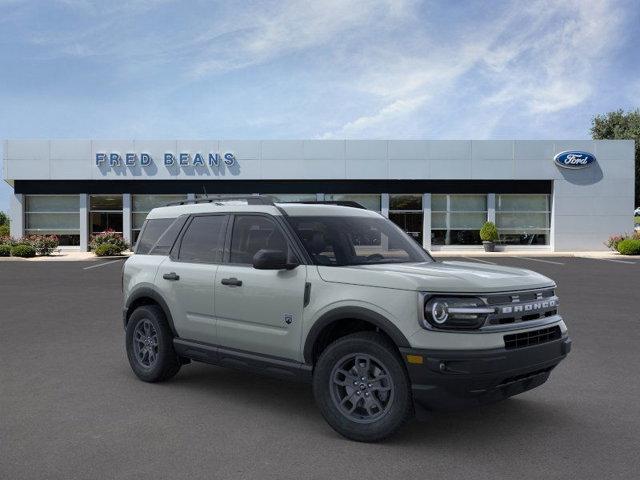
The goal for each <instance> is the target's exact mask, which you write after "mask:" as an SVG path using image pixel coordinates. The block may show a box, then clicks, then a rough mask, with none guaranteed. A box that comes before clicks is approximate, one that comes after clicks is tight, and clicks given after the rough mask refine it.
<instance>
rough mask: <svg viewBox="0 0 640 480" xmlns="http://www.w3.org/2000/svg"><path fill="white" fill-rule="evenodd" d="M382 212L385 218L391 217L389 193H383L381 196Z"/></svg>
mask: <svg viewBox="0 0 640 480" xmlns="http://www.w3.org/2000/svg"><path fill="white" fill-rule="evenodd" d="M380 213H381V214H382V216H383V217H384V218H389V194H388V193H383V194H382V195H381V196H380Z"/></svg>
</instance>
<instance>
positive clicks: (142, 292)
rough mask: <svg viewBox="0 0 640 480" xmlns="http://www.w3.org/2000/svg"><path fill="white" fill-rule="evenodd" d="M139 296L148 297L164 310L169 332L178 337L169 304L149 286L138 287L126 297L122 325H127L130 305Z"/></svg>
mask: <svg viewBox="0 0 640 480" xmlns="http://www.w3.org/2000/svg"><path fill="white" fill-rule="evenodd" d="M141 298H150V299H151V300H153V301H154V302H156V303H157V304H158V305H160V308H161V309H162V311H163V312H164V316H165V317H166V318H167V322H169V327H170V328H171V332H172V333H173V335H174V337H175V338H178V333H177V332H176V328H175V326H174V324H173V316H172V315H171V310H169V305H168V304H167V302H166V301H165V299H164V298H163V297H162V295H160V294H159V293H158V292H157V291H156V290H154V289H153V288H151V287H138V288H136V289H135V290H134V291H133V292H131V294H130V295H129V297H128V298H127V302H126V303H125V306H124V310H125V311H124V326H125V328H126V327H127V322H128V321H129V316H130V315H131V313H132V312H131V311H129V309H130V308H131V305H132V304H133V303H135V301H136V300H139V299H141Z"/></svg>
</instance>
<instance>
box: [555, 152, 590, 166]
mask: <svg viewBox="0 0 640 480" xmlns="http://www.w3.org/2000/svg"><path fill="white" fill-rule="evenodd" d="M553 161H554V162H556V164H557V165H559V166H560V167H563V168H586V167H588V166H589V165H591V164H592V163H593V162H595V161H596V157H595V155H594V154H593V153H589V152H581V151H580V150H567V151H566V152H560V153H559V154H557V155H556V156H555V157H553Z"/></svg>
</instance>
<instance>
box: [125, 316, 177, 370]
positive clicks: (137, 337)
mask: <svg viewBox="0 0 640 480" xmlns="http://www.w3.org/2000/svg"><path fill="white" fill-rule="evenodd" d="M126 342H127V357H128V358H129V365H131V369H132V370H133V372H134V373H135V374H136V375H137V377H138V378H139V379H140V380H144V381H145V382H161V381H163V380H167V379H169V378H171V377H173V376H174V375H175V374H176V373H178V370H180V360H179V358H178V356H177V355H176V352H175V350H174V349H173V335H172V333H171V328H170V327H169V324H168V322H167V319H166V317H165V315H164V312H163V311H162V309H161V308H160V307H158V306H156V305H143V306H141V307H138V308H136V309H135V310H134V311H133V313H132V314H131V317H130V318H129V321H128V323H127V336H126Z"/></svg>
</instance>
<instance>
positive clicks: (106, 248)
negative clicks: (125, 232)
mask: <svg viewBox="0 0 640 480" xmlns="http://www.w3.org/2000/svg"><path fill="white" fill-rule="evenodd" d="M122 251H123V248H122V246H121V245H114V244H112V243H101V244H100V245H98V246H97V247H96V249H95V254H96V255H97V256H98V257H113V256H115V255H120V254H121V253H122Z"/></svg>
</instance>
